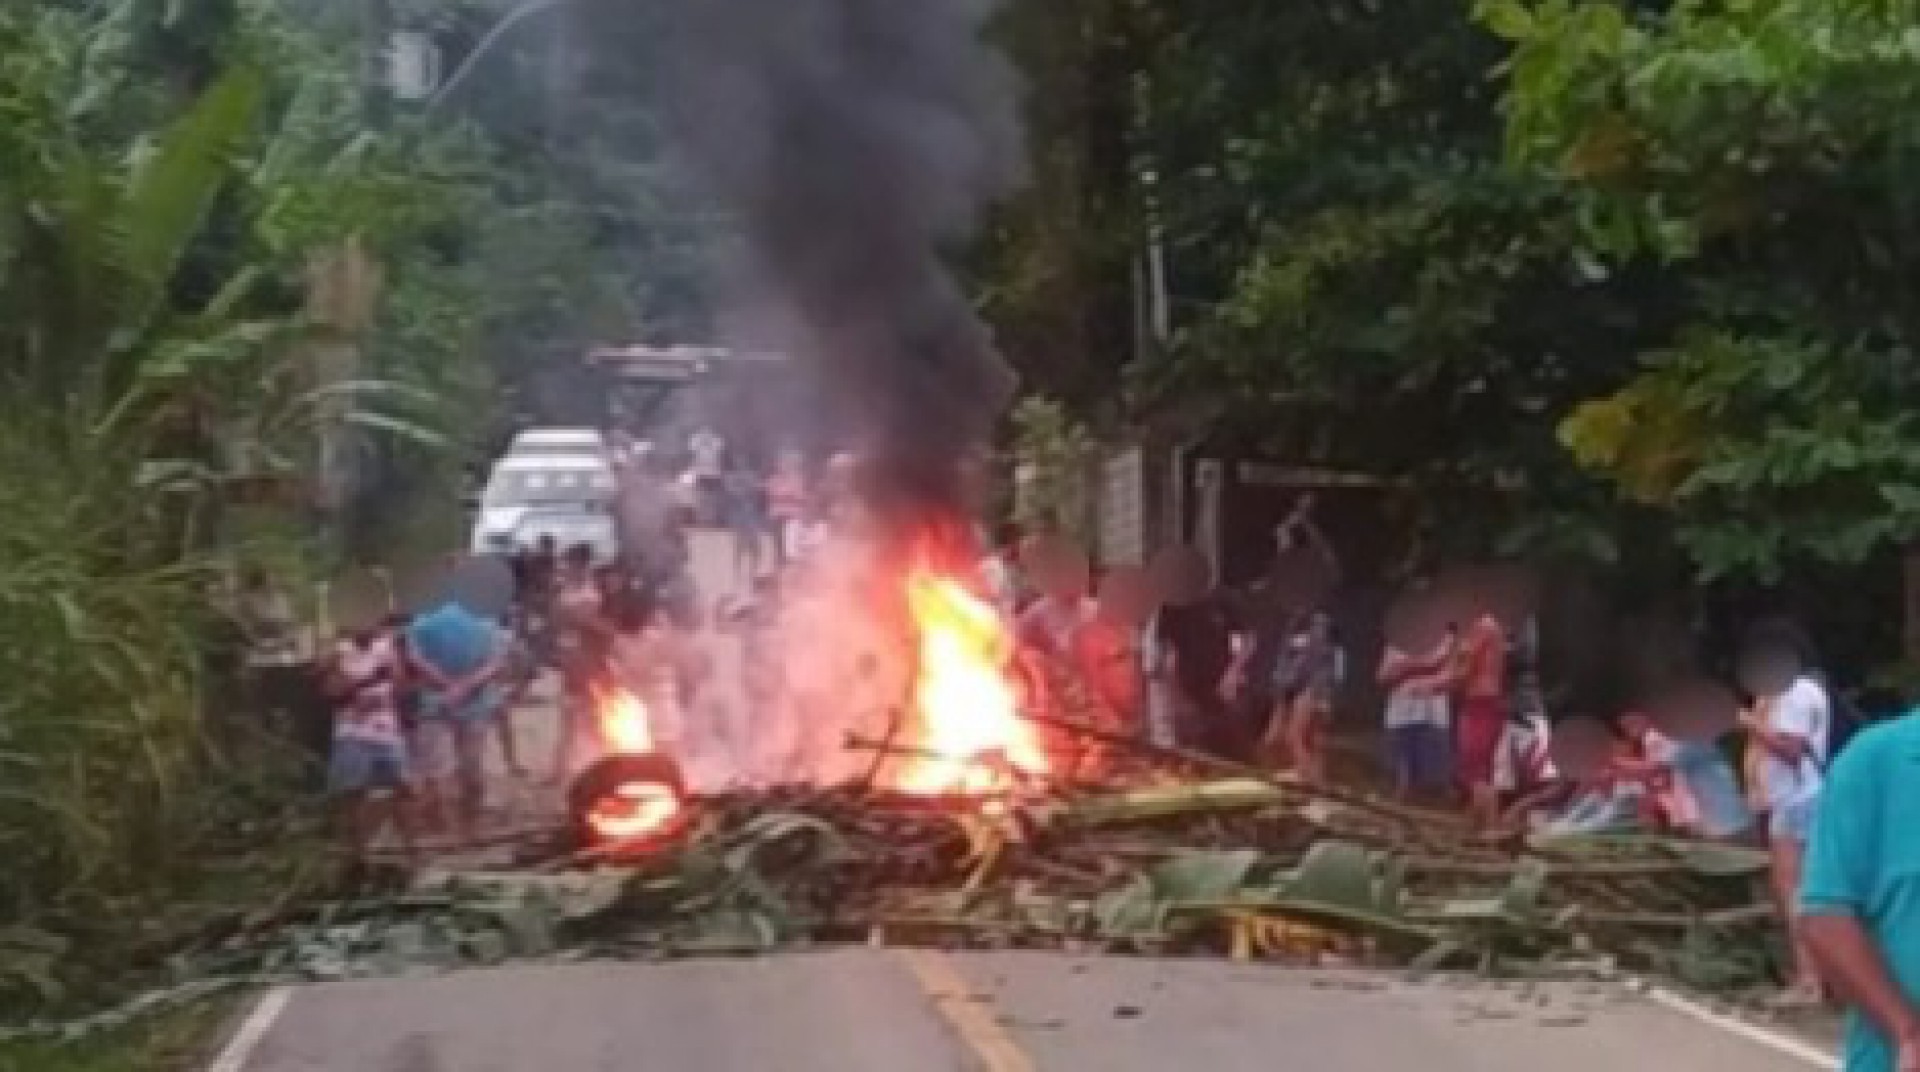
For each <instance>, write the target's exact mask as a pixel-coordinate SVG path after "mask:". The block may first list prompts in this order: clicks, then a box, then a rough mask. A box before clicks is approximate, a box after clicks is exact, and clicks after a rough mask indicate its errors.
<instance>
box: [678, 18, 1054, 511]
mask: <svg viewBox="0 0 1920 1072" xmlns="http://www.w3.org/2000/svg"><path fill="white" fill-rule="evenodd" d="M665 7H667V8H669V9H670V11H669V12H668V13H667V14H665V15H664V16H663V17H664V19H665V21H666V26H665V28H664V30H665V32H664V36H663V38H662V39H661V40H660V42H659V43H660V44H661V45H663V46H664V47H663V48H662V49H661V53H662V54H663V55H664V57H665V60H664V63H665V68H664V70H663V74H664V75H665V78H666V86H667V95H668V98H669V101H670V105H671V108H672V112H673V118H674V131H673V133H674V135H675V142H676V144H677V145H678V146H679V147H680V149H681V151H682V152H684V153H685V154H686V155H687V157H688V163H689V164H690V166H691V168H692V170H693V171H694V172H695V174H696V175H697V176H698V178H699V179H700V181H701V182H702V183H704V185H705V186H706V192H707V193H708V194H710V195H711V196H713V197H715V198H716V199H717V200H719V201H720V202H722V203H723V204H724V205H725V206H726V207H727V208H729V209H730V210H731V211H732V212H734V213H735V214H737V216H738V218H739V220H740V222H741V225H742V227H743V229H744V237H745V241H746V246H747V256H748V258H749V261H750V264H749V271H750V273H751V274H752V275H753V276H754V277H755V282H756V284H757V286H758V287H760V288H763V289H764V290H765V291H767V292H768V294H769V295H770V297H771V298H772V299H773V300H774V301H775V302H776V303H777V304H778V305H780V306H781V307H782V308H783V309H784V312H785V313H786V316H785V318H784V319H786V320H787V322H789V323H790V324H792V325H794V328H793V329H792V331H791V334H792V335H793V336H794V337H793V338H789V339H782V340H780V342H781V343H782V344H783V345H784V347H785V348H786V349H787V350H788V351H789V352H791V353H792V354H793V355H794V356H795V357H796V358H797V359H799V360H802V361H805V362H807V363H808V365H809V366H810V367H811V369H812V370H813V371H814V373H815V374H816V375H817V377H818V378H819V380H820V381H821V383H820V386H821V387H822V388H823V390H824V393H825V394H826V396H827V398H828V399H829V401H830V404H831V407H832V409H833V414H832V417H833V419H834V420H835V422H836V423H837V425H838V426H839V427H840V428H842V429H844V430H845V432H846V433H847V435H848V438H850V439H851V440H852V441H853V442H852V444H851V445H852V446H854V447H855V448H856V449H857V450H859V451H860V453H861V454H862V456H863V458H864V459H865V463H866V464H865V467H864V469H865V472H864V476H865V484H866V490H867V491H868V492H869V494H870V497H871V498H872V499H873V501H874V503H875V505H877V506H879V507H881V508H882V511H883V516H885V512H886V511H888V510H894V509H908V510H918V509H921V508H924V507H927V506H947V507H951V506H955V505H957V504H958V502H959V499H960V495H961V488H960V486H959V477H958V472H957V470H958V468H959V463H960V459H961V458H962V457H963V456H964V455H965V454H966V453H967V452H968V451H970V450H971V449H973V448H975V447H977V446H979V445H981V444H982V443H984V441H985V440H986V437H987V436H988V435H989V434H990V433H991V430H992V424H993V421H994V419H995V418H996V417H997V416H998V414H999V412H1000V411H1001V409H1002V408H1003V406H1004V405H1005V403H1006V401H1007V399H1008V396H1009V394H1010V392H1011V388H1012V376H1011V374H1010V373H1009V372H1008V370H1007V368H1006V366H1005V365H1004V363H1003V362H1002V361H1001V360H1000V358H999V356H998V355H997V354H996V352H995V350H994V348H993V344H992V342H991V340H990V339H989V337H988V334H987V331H986V329H985V327H984V325H983V324H982V323H981V322H980V320H979V318H978V317H977V316H976V315H975V314H974V310H973V308H972V306H971V304H970V303H969V302H968V300H967V297H966V295H965V294H964V293H963V292H962V290H961V288H960V286H959V284H958V282H957V280H956V279H955V278H954V276H953V274H952V273H951V272H950V271H949V270H948V268H947V265H946V263H945V262H944V260H943V254H945V253H946V252H949V251H951V249H952V248H953V247H954V246H955V245H956V244H958V243H960V242H962V241H963V240H965V239H966V238H968V237H969V236H970V235H972V234H973V232H974V230H975V228H976V227H977V226H978V223H979V220H980V216H981V213H982V211H983V209H984V208H985V207H986V206H987V205H988V203H990V202H991V201H992V200H993V199H994V198H996V197H998V196H1000V195H1002V194H1004V193H1005V192H1007V191H1008V190H1009V189H1010V188H1011V187H1012V186H1013V185H1014V184H1015V183H1016V182H1017V181H1018V179H1019V178H1020V174H1021V142H1022V138H1021V130H1020V125H1019V122H1018V119H1017V115H1016V98H1017V93H1016V80H1015V78H1014V75H1013V71H1012V68H1011V66H1010V65H1009V64H1008V63H1007V62H1006V61H1005V59H1004V58H1003V57H1002V56H1001V55H999V54H998V53H997V52H995V51H994V50H993V49H992V48H991V47H990V46H989V45H988V44H987V43H986V42H985V40H984V39H983V36H982V35H983V29H984V26H985V23H986V21H987V19H988V18H989V17H990V16H991V14H992V11H993V9H994V7H995V0H678V2H674V3H670V4H667V5H665Z"/></svg>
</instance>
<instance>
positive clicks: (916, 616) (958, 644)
mask: <svg viewBox="0 0 1920 1072" xmlns="http://www.w3.org/2000/svg"><path fill="white" fill-rule="evenodd" d="M906 585H907V610H908V613H909V614H910V615H911V616H912V620H913V628H914V631H915V632H916V634H917V638H916V642H917V644H918V656H919V658H918V665H917V668H916V669H917V675H916V678H915V681H914V683H913V693H912V699H913V714H914V718H915V720H916V722H917V730H918V734H917V739H916V740H914V741H913V749H914V755H913V756H912V757H911V758H909V759H908V760H907V761H906V763H905V768H904V770H903V771H902V773H901V775H900V777H899V786H900V788H902V789H904V790H905V791H907V792H910V793H922V794H949V793H959V794H978V793H988V792H993V791H995V790H999V789H1005V788H1007V785H1006V776H1007V775H1008V774H1009V773H1010V772H1018V773H1021V774H1043V773H1045V772H1046V770H1047V755H1046V751H1045V749H1044V748H1043V747H1042V746H1041V739H1040V734H1039V732H1038V730H1037V729H1036V728H1035V727H1034V726H1033V725H1032V724H1031V723H1028V722H1026V721H1024V720H1022V719H1021V718H1020V713H1019V697H1018V692H1017V690H1016V689H1015V687H1014V682H1013V679H1012V678H1011V676H1010V674H1009V667H1010V664H1011V662H1012V659H1013V655H1014V641H1013V636H1012V633H1011V631H1010V630H1009V629H1008V627H1007V623H1006V621H1005V620H1004V619H1003V618H1002V616H1001V614H1000V612H999V610H998V608H996V607H995V606H994V605H993V604H992V603H991V602H989V601H988V600H986V599H983V598H981V597H980V596H979V595H978V594H976V593H975V592H974V591H973V590H972V589H971V588H969V587H968V586H967V585H966V584H965V583H964V582H962V581H961V580H959V579H958V578H956V577H954V576H950V575H947V574H944V573H941V572H939V571H938V570H935V569H932V568H928V567H926V566H916V567H914V568H912V569H910V570H909V571H908V573H907V578H906Z"/></svg>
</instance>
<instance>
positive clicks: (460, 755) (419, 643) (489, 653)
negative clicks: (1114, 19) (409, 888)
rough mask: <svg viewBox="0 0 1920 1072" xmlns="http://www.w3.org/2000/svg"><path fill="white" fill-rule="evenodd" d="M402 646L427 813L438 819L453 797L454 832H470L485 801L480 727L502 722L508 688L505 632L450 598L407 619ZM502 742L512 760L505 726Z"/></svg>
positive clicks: (484, 730)
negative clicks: (413, 692)
mask: <svg viewBox="0 0 1920 1072" xmlns="http://www.w3.org/2000/svg"><path fill="white" fill-rule="evenodd" d="M406 652H407V661H408V668H409V669H410V671H411V672H412V678H413V682H414V684H415V686H416V688H417V690H418V710H419V718H418V721H417V724H416V727H415V739H414V751H415V754H416V759H417V762H418V766H419V774H420V777H421V778H422V779H423V782H424V783H425V784H424V786H423V788H424V790H425V792H424V793H423V795H424V796H425V798H426V804H427V807H428V809H429V814H430V815H432V816H433V818H434V819H436V820H438V821H439V822H440V823H441V824H442V825H444V822H445V819H446V818H447V816H446V809H447V806H448V804H449V803H452V802H457V803H458V812H457V819H458V822H459V825H460V830H461V833H462V834H463V835H465V836H467V837H471V836H472V835H473V834H474V833H475V830H476V828H477V827H478V825H479V819H480V809H481V807H482V805H483V804H484V803H485V778H484V775H485V755H486V752H485V748H486V733H487V730H488V729H490V728H492V727H494V726H495V725H500V726H502V727H504V725H505V723H504V721H503V718H504V715H505V711H506V707H507V704H508V702H509V701H510V699H511V697H512V692H513V690H512V688H511V687H510V685H509V684H508V683H507V681H506V680H505V678H506V671H507V670H508V668H509V666H510V661H511V656H512V654H513V648H512V644H511V643H510V637H509V636H508V634H507V632H506V630H504V629H502V628H501V627H500V626H499V625H497V624H496V623H494V622H493V621H490V620H489V619H487V618H484V617H482V616H480V615H478V614H475V613H474V612H473V611H471V610H469V609H467V608H466V607H465V606H463V605H462V604H461V603H459V602H458V601H457V600H449V601H447V602H445V603H442V604H441V605H440V606H438V607H436V608H434V609H433V610H432V611H429V612H428V613H425V614H422V615H420V616H418V617H416V618H415V619H414V620H413V622H412V624H410V625H409V626H408V627H407V633H406ZM502 742H503V747H504V748H505V749H506V751H507V760H508V763H509V765H510V766H513V767H516V768H517V767H518V766H519V764H518V759H517V757H516V756H515V755H514V754H513V751H512V747H511V736H510V734H507V733H505V732H503V733H502Z"/></svg>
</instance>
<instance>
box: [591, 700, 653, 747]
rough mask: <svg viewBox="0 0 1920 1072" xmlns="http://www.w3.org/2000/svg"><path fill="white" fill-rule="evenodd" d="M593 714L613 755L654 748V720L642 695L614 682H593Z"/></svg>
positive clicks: (601, 734)
mask: <svg viewBox="0 0 1920 1072" xmlns="http://www.w3.org/2000/svg"><path fill="white" fill-rule="evenodd" d="M593 715H594V718H595V720H597V721H598V722H599V723H600V740H601V741H602V742H603V743H604V744H605V746H606V750H607V753H608V754H609V755H618V754H621V753H626V754H630V755H640V754H643V753H646V752H651V751H653V724H652V722H651V721H649V719H648V718H647V705H646V704H643V703H641V702H640V697H638V696H635V695H634V694H633V693H631V692H628V691H627V690H626V689H623V688H619V687H617V686H613V685H605V684H598V685H595V686H593Z"/></svg>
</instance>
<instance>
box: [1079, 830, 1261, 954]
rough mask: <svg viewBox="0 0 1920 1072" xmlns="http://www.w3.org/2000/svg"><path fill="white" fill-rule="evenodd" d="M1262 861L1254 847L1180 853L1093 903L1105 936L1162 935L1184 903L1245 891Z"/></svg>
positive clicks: (1231, 896)
mask: <svg viewBox="0 0 1920 1072" xmlns="http://www.w3.org/2000/svg"><path fill="white" fill-rule="evenodd" d="M1260 861H1261V856H1260V853H1258V852H1256V851H1254V850H1252V849H1230V850H1218V851H1207V852H1182V853H1179V854H1177V855H1175V856H1172V857H1169V858H1168V859H1165V860H1162V861H1160V862H1159V863H1157V864H1155V865H1153V866H1152V867H1149V868H1147V869H1146V870H1144V871H1142V872H1140V873H1139V874H1137V875H1135V876H1134V877H1133V879H1132V880H1131V881H1129V882H1128V883H1127V884H1126V885H1124V886H1121V887H1120V888H1119V889H1117V890H1113V891H1111V892H1110V893H1108V894H1106V895H1105V896H1103V897H1101V898H1100V899H1099V901H1098V902H1097V903H1096V904H1095V906H1094V918H1095V920H1096V921H1097V925H1098V927H1099V930H1100V933H1101V934H1102V935H1103V936H1105V937H1109V938H1133V937H1144V936H1160V935H1164V934H1165V933H1166V932H1167V929H1168V924H1169V922H1170V920H1171V919H1172V917H1173V914H1174V913H1175V912H1176V911H1178V910H1179V909H1180V907H1181V906H1182V905H1186V904H1194V903H1202V904H1210V903H1216V902H1220V901H1226V900H1231V899H1234V898H1235V897H1236V896H1238V895H1241V894H1243V893H1247V892H1249V891H1250V889H1251V888H1252V886H1253V879H1254V875H1255V872H1256V869H1257V868H1258V866H1259V864H1260Z"/></svg>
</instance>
